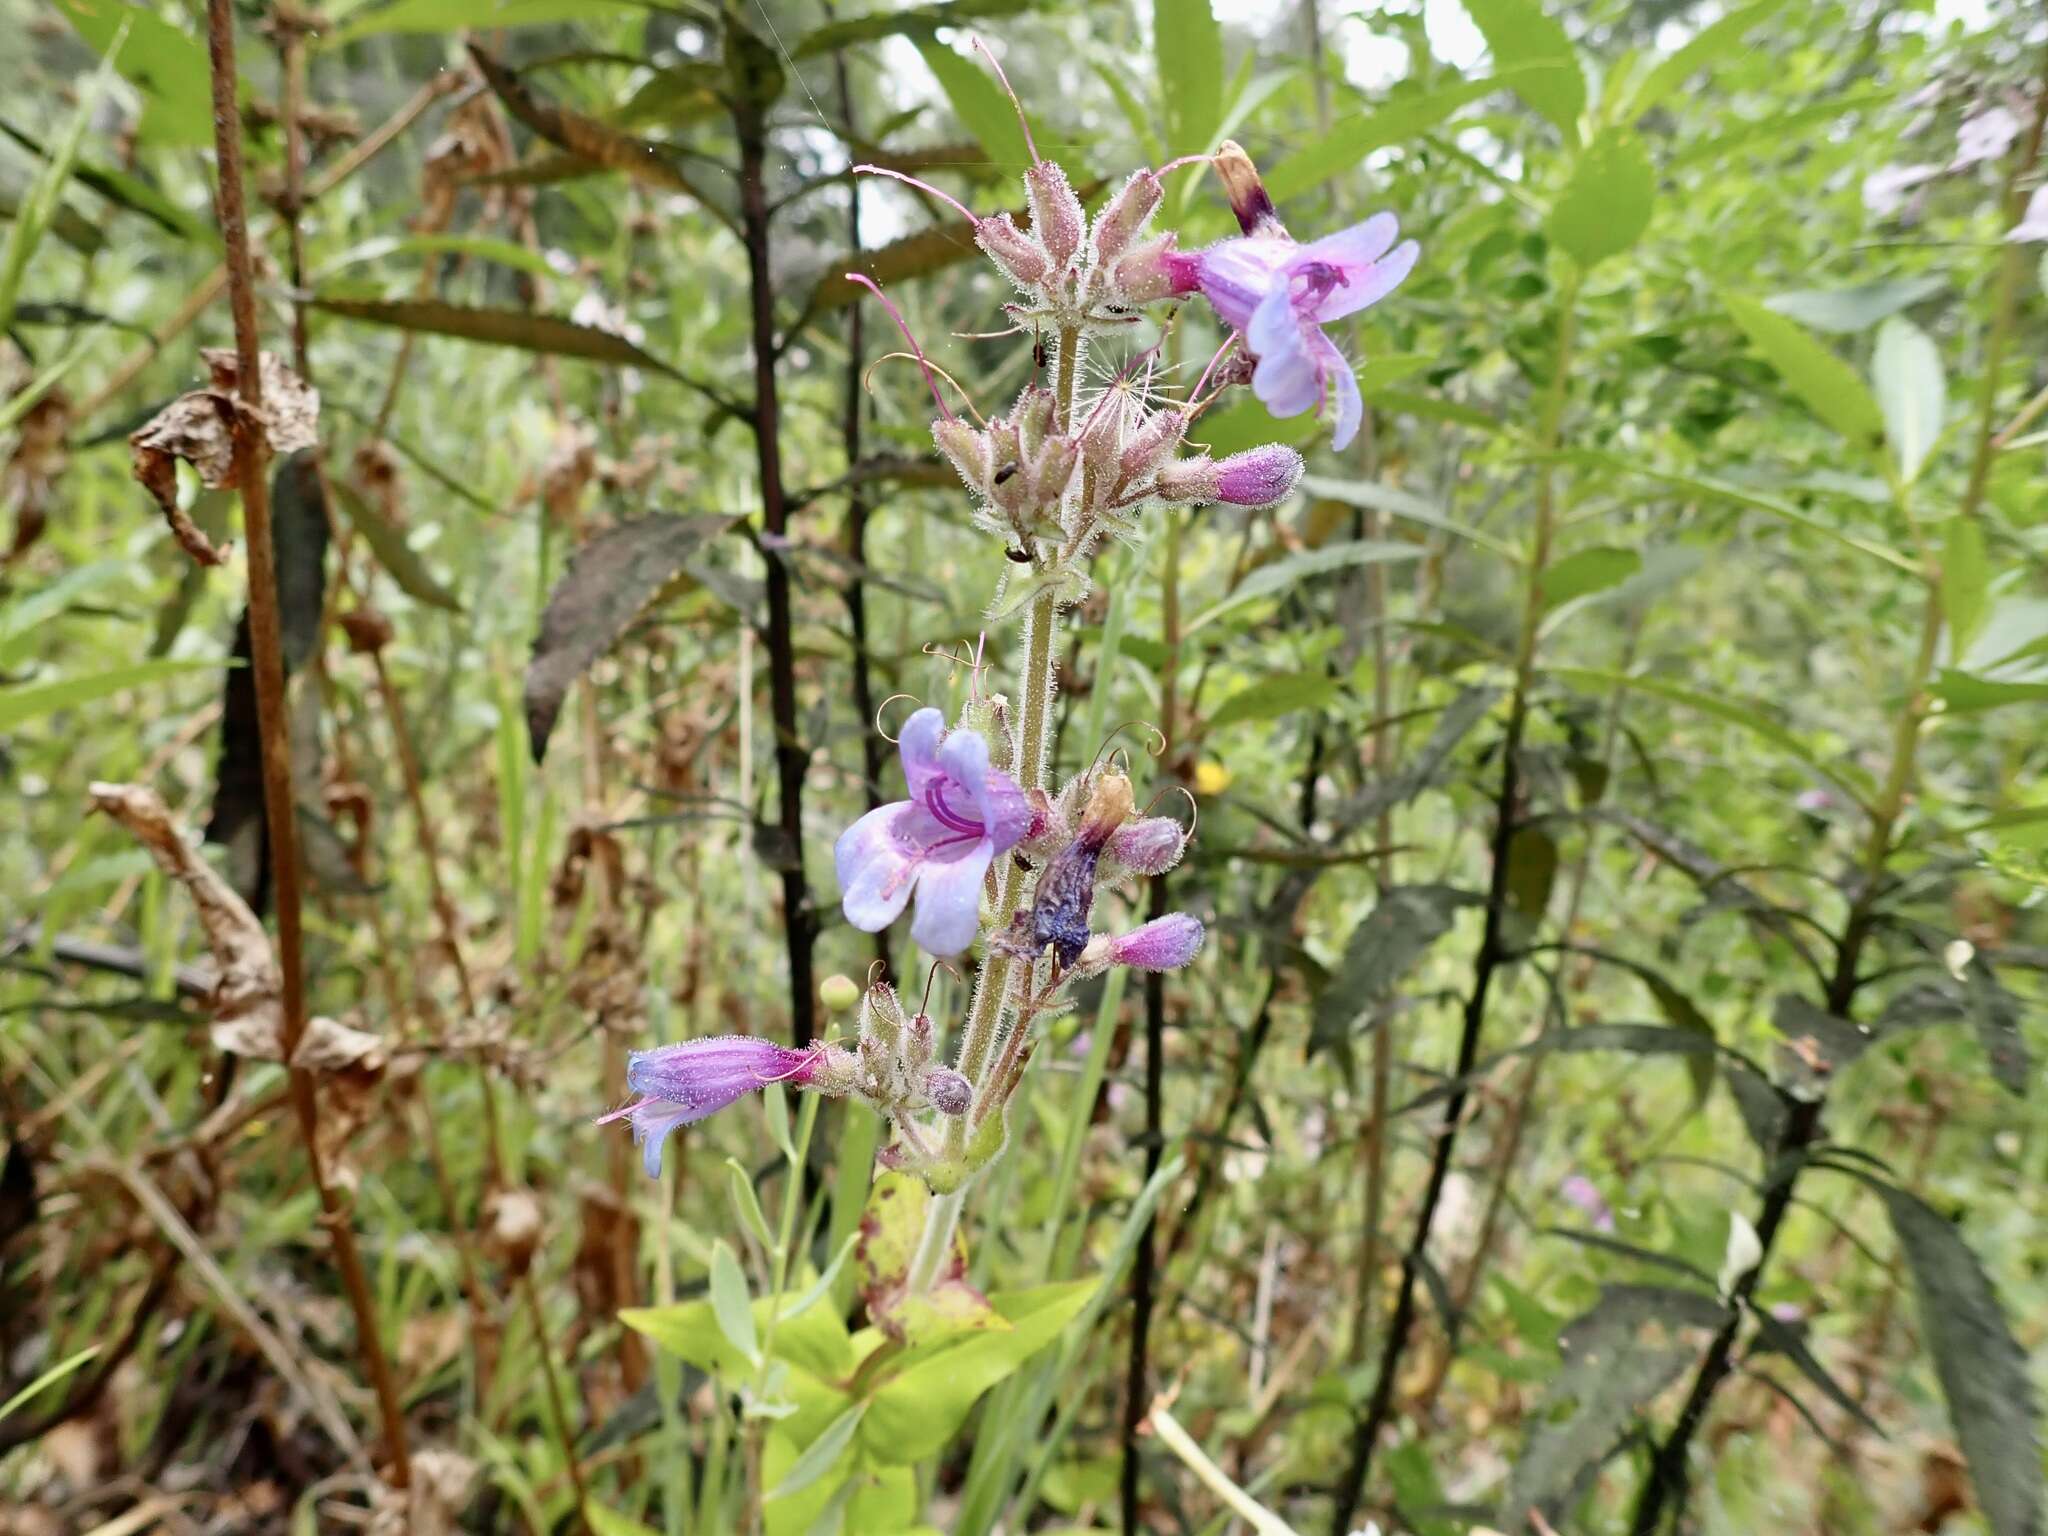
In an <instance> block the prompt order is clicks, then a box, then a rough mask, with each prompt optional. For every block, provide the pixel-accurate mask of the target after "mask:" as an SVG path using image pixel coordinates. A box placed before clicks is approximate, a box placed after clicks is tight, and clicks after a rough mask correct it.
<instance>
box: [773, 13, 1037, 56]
mask: <svg viewBox="0 0 2048 1536" xmlns="http://www.w3.org/2000/svg"><path fill="white" fill-rule="evenodd" d="M1036 3H1037V0H947V3H944V4H938V5H912V6H906V7H905V8H904V9H902V10H900V11H871V12H869V13H868V14H866V15H864V16H848V17H846V18H845V19H844V20H842V21H833V22H827V23H826V24H825V25H824V26H822V27H817V28H814V29H813V30H812V31H809V32H806V33H805V34H804V35H803V36H802V37H800V38H798V39H797V40H796V42H795V44H794V45H793V46H792V47H791V48H790V50H789V51H790V54H791V55H792V56H793V57H795V58H798V59H811V58H816V57H817V56H818V55H819V54H823V53H830V52H831V51H832V50H833V49H835V48H850V47H852V46H853V45H854V44H855V43H878V42H880V41H881V40H882V39H883V38H885V37H914V38H918V39H920V40H922V39H925V38H929V37H931V36H932V35H933V34H935V33H936V32H937V31H938V30H939V29H940V28H941V27H957V26H959V25H960V24H961V23H962V22H967V21H992V20H994V19H995V18H997V17H1001V16H1019V15H1022V14H1023V13H1024V12H1026V11H1028V10H1030V9H1031V8H1032V6H1034V5H1035V4H1036Z"/></svg>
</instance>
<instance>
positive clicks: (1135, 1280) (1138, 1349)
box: [1120, 511, 1249, 1536]
mask: <svg viewBox="0 0 2048 1536" xmlns="http://www.w3.org/2000/svg"><path fill="white" fill-rule="evenodd" d="M1166 519H1167V522H1166V560H1165V569H1164V570H1163V571H1162V573H1161V575H1160V615H1161V616H1160V624H1161V627H1162V631H1163V634H1164V636H1165V640H1166V672H1165V682H1164V685H1163V686H1162V688H1161V689H1160V700H1159V734H1160V737H1161V739H1162V741H1163V743H1164V745H1163V746H1162V747H1161V749H1160V754H1159V757H1160V761H1161V762H1163V763H1167V764H1169V765H1170V764H1171V763H1172V762H1173V761H1174V747H1175V746H1176V745H1177V744H1178V743H1177V740H1176V725H1177V722H1176V719H1175V717H1176V716H1177V715H1178V714H1179V710H1180V698H1179V689H1178V686H1177V684H1178V680H1179V677H1180V653H1181V632H1180V542H1181V519H1180V517H1179V515H1178V514H1177V513H1175V512H1173V511H1168V512H1167V514H1166ZM1165 915H1166V876H1165V875H1154V876H1153V877H1152V901H1151V912H1150V913H1149V916H1151V917H1155V918H1157V917H1164V916H1165ZM1165 1073H1166V976H1165V974H1164V973H1163V972H1160V971H1147V972H1146V973H1145V1179H1146V1181H1147V1182H1150V1180H1151V1178H1152V1175H1153V1174H1155V1173H1157V1172H1158V1171H1159V1164H1160V1161H1161V1160H1162V1158H1163V1157H1164V1156H1165V1152H1166V1126H1165V1121H1164V1104H1163V1102H1162V1099H1163V1096H1164V1092H1165V1086H1166V1077H1165ZM1247 1075H1249V1074H1247ZM1158 1238H1159V1210H1158V1207H1156V1206H1155V1207H1153V1209H1152V1212H1151V1214H1150V1215H1148V1216H1147V1217H1146V1218H1145V1230H1144V1231H1143V1232H1142V1233H1141V1234H1139V1237H1138V1251H1137V1254H1136V1256H1135V1259H1134V1261H1133V1263H1132V1265H1131V1353H1130V1359H1129V1361H1128V1363H1127V1364H1126V1366H1125V1370H1124V1426H1123V1467H1122V1477H1121V1481H1120V1497H1121V1501H1122V1507H1123V1528H1124V1536H1136V1533H1137V1530H1138V1473H1139V1470H1140V1463H1139V1460H1138V1432H1139V1430H1140V1428H1142V1426H1143V1425H1144V1422H1145V1410H1146V1404H1147V1403H1149V1402H1150V1400H1151V1399H1150V1397H1149V1395H1148V1393H1147V1392H1146V1387H1145V1377H1146V1374H1147V1356H1148V1355H1149V1354H1150V1352H1151V1347H1152V1313H1153V1308H1154V1305H1155V1303H1156V1302H1157V1301H1158V1296H1157V1290H1158V1279H1159V1242H1158Z"/></svg>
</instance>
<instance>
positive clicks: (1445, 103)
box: [1264, 65, 1551, 202]
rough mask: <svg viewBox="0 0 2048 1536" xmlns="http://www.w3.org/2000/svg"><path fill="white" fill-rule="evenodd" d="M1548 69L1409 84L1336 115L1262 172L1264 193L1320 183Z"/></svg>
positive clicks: (1281, 194) (1286, 193)
mask: <svg viewBox="0 0 2048 1536" xmlns="http://www.w3.org/2000/svg"><path fill="white" fill-rule="evenodd" d="M1550 67H1551V66H1548V65H1539V66H1537V67H1536V69H1535V70H1533V71H1532V70H1527V69H1523V70H1508V71H1505V72H1503V73H1501V74H1497V75H1489V76H1484V77H1482V78H1480V79H1478V80H1460V81H1458V82H1456V83H1455V84H1452V85H1445V86H1439V87H1438V88H1437V89H1435V90H1431V91H1418V90H1414V89H1412V88H1411V89H1410V90H1408V91H1407V92H1406V93H1405V94H1397V95H1395V96H1394V97H1393V99H1392V100H1390V101H1387V102H1384V103H1382V104H1381V105H1379V106H1376V107H1374V108H1372V109H1371V110H1369V111H1365V112H1359V113H1355V114H1354V115H1352V116H1350V117H1344V118H1339V119H1338V120H1337V121H1336V122H1335V123H1334V124H1332V125H1331V127H1330V131H1329V132H1328V133H1323V134H1318V135H1316V137H1315V139H1314V140H1313V142H1311V143H1309V144H1307V145H1305V146H1304V147H1302V148H1301V149H1298V150H1296V151H1295V152H1294V153H1293V154H1291V155H1289V156H1288V157H1287V158H1286V159H1284V160H1282V161H1281V162H1280V163H1279V164H1278V165H1276V166H1274V167H1273V168H1272V169H1271V170H1270V171H1268V172H1266V173H1265V178H1264V179H1265V183H1266V191H1267V193H1268V194H1269V195H1271V197H1272V198H1273V200H1274V201H1275V202H1284V201H1285V200H1286V199H1288V198H1290V197H1295V196H1297V195H1299V194H1300V193H1303V192H1307V191H1309V190H1311V189H1312V188H1315V187H1319V186H1321V185H1322V184H1323V183H1324V182H1326V181H1328V180H1329V179H1330V178H1331V177H1333V176H1338V175H1342V174H1343V173H1344V172H1346V171H1350V170H1352V169H1354V168H1356V167H1357V165H1358V164H1359V162H1360V161H1362V160H1363V159H1365V157H1366V156H1367V155H1369V154H1371V153H1372V152H1373V151H1374V150H1376V149H1384V148H1386V147H1387V146H1388V145H1389V144H1404V143H1406V142H1407V141H1408V140H1410V139H1413V138H1418V137H1420V136H1421V135H1422V134H1425V133H1427V132H1428V131H1429V130H1430V129H1432V128H1434V127H1436V126H1437V124H1439V123H1441V122H1443V121H1445V120H1446V119H1448V118H1449V117H1450V116H1451V115H1452V114H1453V113H1455V112H1457V111H1458V109H1459V108H1461V107H1466V106H1469V105H1471V104H1472V103H1473V102H1475V101H1479V100H1481V99H1482V98H1484V97H1487V96H1491V95H1492V94H1493V93H1494V92H1495V91H1499V90H1504V89H1507V88H1508V87H1510V86H1511V85H1513V83H1514V81H1515V80H1516V79H1517V78H1518V77H1522V76H1526V75H1529V74H1531V73H1543V72H1546V71H1547V70H1548V69H1549V68H1550Z"/></svg>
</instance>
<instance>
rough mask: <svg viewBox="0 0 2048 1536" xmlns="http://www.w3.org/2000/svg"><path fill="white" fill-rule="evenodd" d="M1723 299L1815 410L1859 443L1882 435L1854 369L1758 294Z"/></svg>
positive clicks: (1754, 341) (1877, 416)
mask: <svg viewBox="0 0 2048 1536" xmlns="http://www.w3.org/2000/svg"><path fill="white" fill-rule="evenodd" d="M1722 302H1723V303H1724V304H1725V305H1727V307H1728V313H1729V314H1730V315H1731V316H1733V317H1734V320H1735V323H1736V324H1737V325H1738V326H1740V327H1741V328H1742V332H1743V334H1744V335H1746V336H1747V337H1748V338H1749V340H1750V344H1751V345H1752V346H1754V347H1755V348H1756V349H1757V351H1759V352H1761V353H1763V355H1764V358H1765V360H1766V361H1768V362H1769V363H1770V365H1771V366H1772V367H1773V368H1775V369H1777V370H1778V373H1779V375H1780V377H1782V378H1783V379H1784V381H1785V382H1786V384H1788V385H1790V386H1791V389H1792V392H1793V393H1794V394H1796V395H1798V396H1799V398H1800V399H1802V400H1804V401H1805V402H1806V405H1807V408H1808V409H1809V410H1811V411H1812V412H1813V414H1814V415H1816V416H1818V417H1819V418H1820V419H1821V420H1822V421H1824V422H1826V423H1827V424H1828V425H1829V426H1831V427H1833V428H1834V429H1835V430H1836V431H1837V432H1839V433H1841V434H1842V436H1844V437H1846V438H1848V439H1849V440H1850V441H1851V442H1852V443H1855V444H1857V445H1858V446H1859V447H1860V446H1864V445H1867V444H1871V443H1875V442H1877V441H1878V440H1879V439H1880V438H1881V437H1882V436H1883V435H1884V416H1883V414H1882V413H1881V412H1880V411H1879V410H1878V408H1877V401H1875V400H1874V399H1872V398H1871V394H1870V391H1869V390H1868V389H1867V388H1866V387H1865V386H1864V383H1863V380H1861V379H1860V378H1858V377H1857V376H1856V370H1855V369H1853V368H1851V367H1850V366H1849V365H1848V364H1847V363H1845V362H1843V361H1842V360H1841V359H1840V358H1839V357H1837V356H1835V354H1834V353H1832V352H1830V351H1829V350H1828V349H1827V348H1826V347H1824V346H1822V345H1821V344H1820V343H1819V342H1817V341H1815V340H1814V339H1813V338H1812V337H1811V336H1809V335H1807V333H1806V332H1805V331H1803V330H1801V329H1800V328H1799V327H1798V326H1797V325H1795V324H1794V323H1793V322H1792V321H1790V320H1787V319H1786V318H1785V317H1784V316H1783V315H1781V314H1778V313H1776V312H1775V311H1773V310H1770V309H1766V308H1765V307H1764V306H1763V305H1762V304H1759V303H1758V302H1757V301H1756V300H1755V299H1749V298H1743V297H1741V296H1740V295H1737V294H1724V295H1723V296H1722Z"/></svg>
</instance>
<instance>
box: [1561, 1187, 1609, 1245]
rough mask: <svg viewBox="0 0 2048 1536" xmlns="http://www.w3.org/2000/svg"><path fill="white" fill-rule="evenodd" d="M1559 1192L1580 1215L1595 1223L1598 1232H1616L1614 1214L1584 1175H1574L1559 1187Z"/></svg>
mask: <svg viewBox="0 0 2048 1536" xmlns="http://www.w3.org/2000/svg"><path fill="white" fill-rule="evenodd" d="M1557 1192H1558V1193H1559V1194H1560V1195H1563V1196H1564V1198H1565V1201H1566V1202H1567V1203H1568V1204H1570V1205H1571V1206H1572V1207H1574V1208H1575V1209H1576V1210H1577V1211H1578V1212H1579V1214H1580V1215H1582V1216H1584V1217H1585V1218H1586V1219H1587V1220H1588V1221H1590V1222H1592V1223H1593V1229H1594V1230H1595V1231H1596V1232H1612V1231H1613V1230H1614V1212H1613V1211H1611V1210H1609V1209H1608V1208H1607V1202H1606V1200H1605V1199H1603V1198H1602V1197H1601V1194H1600V1191H1599V1189H1598V1187H1596V1186H1595V1185H1594V1183H1593V1181H1592V1180H1591V1179H1589V1178H1587V1177H1586V1176H1585V1175H1584V1174H1583V1173H1575V1174H1572V1175H1571V1176H1570V1177H1569V1178H1567V1179H1566V1180H1565V1181H1564V1183H1562V1184H1560V1185H1559V1186H1558V1189H1557Z"/></svg>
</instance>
